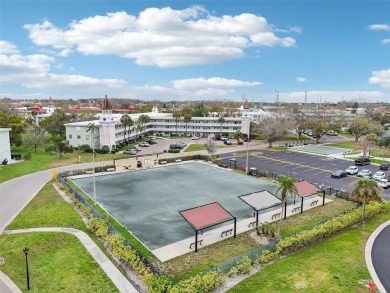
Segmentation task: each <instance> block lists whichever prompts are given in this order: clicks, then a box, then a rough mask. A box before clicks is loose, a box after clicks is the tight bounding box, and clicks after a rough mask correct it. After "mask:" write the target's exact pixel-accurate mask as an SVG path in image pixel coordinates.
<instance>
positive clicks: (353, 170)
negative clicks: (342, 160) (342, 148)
mask: <svg viewBox="0 0 390 293" xmlns="http://www.w3.org/2000/svg"><path fill="white" fill-rule="evenodd" d="M345 172H347V173H348V174H349V175H355V174H357V173H358V172H359V168H358V167H356V166H350V167H348V168H347V169H345Z"/></svg>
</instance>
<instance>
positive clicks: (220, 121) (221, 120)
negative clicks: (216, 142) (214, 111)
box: [218, 116, 226, 134]
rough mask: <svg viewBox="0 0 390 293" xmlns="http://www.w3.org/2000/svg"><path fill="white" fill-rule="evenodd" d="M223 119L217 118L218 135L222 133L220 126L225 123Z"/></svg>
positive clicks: (221, 117)
mask: <svg viewBox="0 0 390 293" xmlns="http://www.w3.org/2000/svg"><path fill="white" fill-rule="evenodd" d="M225 121H226V120H225V118H224V117H223V116H219V118H218V123H219V134H221V132H222V124H224V123H225Z"/></svg>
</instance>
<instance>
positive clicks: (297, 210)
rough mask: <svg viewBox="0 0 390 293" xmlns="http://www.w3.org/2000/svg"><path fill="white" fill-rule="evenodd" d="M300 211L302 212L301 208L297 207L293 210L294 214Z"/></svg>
mask: <svg viewBox="0 0 390 293" xmlns="http://www.w3.org/2000/svg"><path fill="white" fill-rule="evenodd" d="M300 210H301V207H296V208H293V209H292V212H293V213H295V212H299V211H300Z"/></svg>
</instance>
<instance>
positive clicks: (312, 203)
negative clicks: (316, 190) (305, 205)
mask: <svg viewBox="0 0 390 293" xmlns="http://www.w3.org/2000/svg"><path fill="white" fill-rule="evenodd" d="M316 204H318V199H316V200H313V201H312V202H311V204H310V205H311V206H315V205H316Z"/></svg>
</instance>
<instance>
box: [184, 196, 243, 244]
mask: <svg viewBox="0 0 390 293" xmlns="http://www.w3.org/2000/svg"><path fill="white" fill-rule="evenodd" d="M179 213H180V215H182V217H183V218H184V219H185V220H186V221H187V222H188V224H190V225H191V227H192V228H193V229H194V230H195V242H194V244H195V252H198V242H199V241H198V232H199V231H203V229H206V228H210V227H212V226H215V225H218V224H222V223H225V222H227V221H231V220H233V221H234V238H236V223H237V219H236V217H234V216H232V215H231V214H230V213H229V212H228V211H227V210H225V209H224V208H223V207H222V206H221V205H220V204H219V203H217V202H213V203H209V204H205V205H202V206H198V207H194V208H190V209H187V210H183V211H180V212H179Z"/></svg>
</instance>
